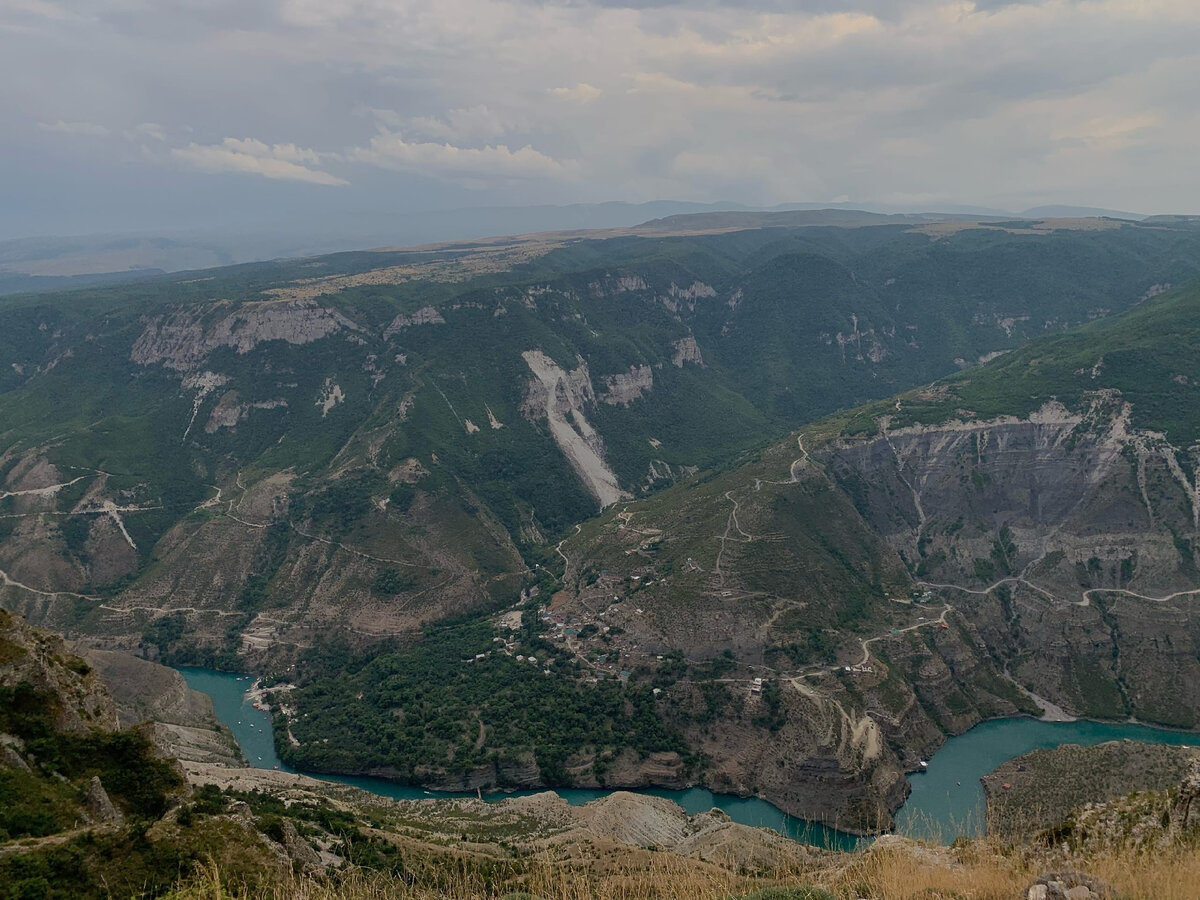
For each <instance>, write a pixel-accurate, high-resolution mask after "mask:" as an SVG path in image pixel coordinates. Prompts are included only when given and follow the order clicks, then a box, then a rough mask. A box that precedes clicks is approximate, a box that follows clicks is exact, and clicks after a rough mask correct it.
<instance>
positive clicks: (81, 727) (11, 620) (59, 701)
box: [0, 610, 119, 734]
mask: <svg viewBox="0 0 1200 900" xmlns="http://www.w3.org/2000/svg"><path fill="white" fill-rule="evenodd" d="M19 684H28V685H30V686H32V687H33V688H34V689H35V690H37V691H41V692H44V693H46V694H48V695H50V697H52V698H53V709H52V710H51V712H52V713H53V717H54V725H55V728H57V729H58V730H59V731H62V732H65V733H67V734H87V733H88V732H89V731H92V730H94V729H98V730H101V731H115V730H116V729H117V728H118V727H119V722H118V720H117V708H116V705H115V704H114V703H113V701H112V698H111V697H110V696H109V695H108V692H107V691H106V690H105V688H104V683H103V682H102V681H101V679H100V677H99V676H98V675H97V673H96V672H95V671H93V670H92V669H91V667H90V666H88V665H87V664H86V663H85V662H84V661H83V660H81V659H80V658H79V657H77V656H75V655H74V654H73V653H72V652H71V651H70V650H69V649H68V648H67V645H66V643H65V642H64V641H63V639H62V638H61V637H59V636H58V635H54V634H50V633H49V632H46V631H41V630H38V629H35V628H30V627H29V626H28V625H26V624H25V623H24V622H23V621H21V619H20V618H18V617H17V616H15V615H13V614H12V613H9V612H5V611H3V610H0V687H9V688H13V687H16V686H17V685H19Z"/></svg>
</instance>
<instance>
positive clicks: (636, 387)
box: [598, 366, 654, 406]
mask: <svg viewBox="0 0 1200 900" xmlns="http://www.w3.org/2000/svg"><path fill="white" fill-rule="evenodd" d="M653 387H654V370H653V369H652V368H650V367H649V366H630V367H629V371H628V372H622V373H620V374H617V375H606V376H605V377H604V392H603V393H601V394H600V396H599V398H598V399H599V400H600V402H601V403H607V404H608V405H609V406H628V405H629V404H630V403H632V402H633V401H634V400H637V399H639V398H641V396H642V395H643V394H646V393H648V392H649V391H650V389H651V388H653Z"/></svg>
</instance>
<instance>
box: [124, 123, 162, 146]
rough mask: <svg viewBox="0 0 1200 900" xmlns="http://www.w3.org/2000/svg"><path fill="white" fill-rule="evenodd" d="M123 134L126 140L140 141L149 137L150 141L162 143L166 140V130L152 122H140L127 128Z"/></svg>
mask: <svg viewBox="0 0 1200 900" xmlns="http://www.w3.org/2000/svg"><path fill="white" fill-rule="evenodd" d="M124 135H125V140H127V141H140V140H143V139H145V138H149V139H150V140H152V141H159V142H160V143H163V142H165V141H166V140H167V133H166V131H165V130H164V129H163V127H162V126H161V125H157V124H155V123H154V122H142V123H140V124H138V125H135V126H134V127H133V128H127V129H125V132H124Z"/></svg>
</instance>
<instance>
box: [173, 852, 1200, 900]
mask: <svg viewBox="0 0 1200 900" xmlns="http://www.w3.org/2000/svg"><path fill="white" fill-rule="evenodd" d="M1068 868H1069V869H1076V870H1082V871H1086V872H1088V873H1090V874H1091V875H1093V876H1095V877H1097V878H1100V879H1103V880H1104V881H1107V882H1108V883H1109V884H1111V885H1112V886H1113V887H1114V888H1116V890H1117V891H1118V896H1119V897H1121V898H1124V900H1195V898H1196V897H1197V891H1198V890H1200V888H1198V886H1200V850H1197V849H1196V848H1194V847H1182V846H1180V847H1175V848H1171V849H1165V850H1156V851H1150V852H1147V851H1138V852H1132V851H1128V852H1126V851H1121V852H1115V853H1111V854H1105V855H1095V856H1086V857H1078V856H1068V855H1066V854H1061V855H1060V854H1058V853H1056V852H1055V851H1044V850H1043V851H1031V850H1028V849H1019V848H1012V847H1005V846H1000V845H998V844H994V843H992V842H987V841H976V842H971V843H964V844H962V845H961V846H958V847H956V848H953V849H948V848H931V847H930V848H926V847H922V846H919V845H908V846H901V847H895V848H889V849H884V850H878V851H872V852H868V853H863V854H857V855H853V856H840V855H839V856H835V857H831V858H830V860H829V865H828V866H824V867H822V868H821V869H813V870H810V871H806V872H791V873H787V872H779V873H775V875H774V877H771V878H754V879H751V878H748V877H741V876H738V875H735V874H732V873H729V872H726V871H715V870H714V871H704V870H703V869H702V868H698V866H697V865H696V861H694V860H691V861H688V860H678V859H675V860H669V859H668V860H663V861H662V862H661V863H656V864H652V865H649V866H646V867H644V868H638V869H636V870H635V869H626V870H612V871H608V872H605V873H597V872H594V871H590V870H588V869H586V868H583V867H578V868H573V867H564V866H563V865H562V864H561V863H554V862H551V861H549V860H547V861H546V862H545V863H539V864H536V865H534V866H532V867H530V868H529V869H527V870H526V872H525V873H524V874H523V875H522V877H521V878H520V883H513V882H510V881H507V880H505V879H501V882H503V883H485V880H484V879H482V878H481V877H480V876H479V874H478V873H477V872H471V871H469V870H466V869H461V870H457V871H456V870H455V869H453V868H450V869H446V870H443V871H442V872H440V873H439V875H438V877H437V878H436V879H434V882H435V883H433V882H430V880H429V876H430V873H429V872H424V873H417V872H413V873H407V872H406V873H404V874H403V875H395V876H388V875H382V874H380V873H376V872H363V871H352V872H347V873H343V874H340V875H338V876H334V877H333V878H308V877H303V876H289V877H287V878H286V879H284V880H282V881H280V882H278V883H276V884H272V885H267V886H258V887H246V886H244V885H239V884H228V883H225V882H224V881H223V880H222V878H221V873H220V872H219V871H218V870H217V869H216V868H215V867H213V866H209V867H207V868H205V869H204V870H203V871H202V872H201V873H200V875H199V876H198V877H196V878H195V879H193V880H192V881H191V882H190V883H188V884H187V885H185V886H183V887H181V888H180V889H179V890H177V891H176V892H175V893H173V894H171V895H170V900H435V898H437V900H501V898H508V900H518V898H519V900H534V898H537V900H743V898H744V900H856V898H870V900H1011V898H1017V897H1021V896H1023V893H1024V891H1025V889H1026V888H1027V887H1028V886H1029V884H1030V883H1031V882H1032V881H1033V880H1034V879H1035V878H1036V877H1037V876H1038V875H1039V874H1041V873H1043V872H1046V871H1050V870H1061V869H1068Z"/></svg>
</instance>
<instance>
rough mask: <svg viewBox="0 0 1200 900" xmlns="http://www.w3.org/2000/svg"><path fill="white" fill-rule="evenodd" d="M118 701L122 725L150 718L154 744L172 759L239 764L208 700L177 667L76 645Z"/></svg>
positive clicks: (233, 744) (238, 755)
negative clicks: (188, 683)
mask: <svg viewBox="0 0 1200 900" xmlns="http://www.w3.org/2000/svg"><path fill="white" fill-rule="evenodd" d="M77 652H79V653H80V655H81V656H82V657H83V658H84V659H85V660H86V661H87V663H88V665H90V666H91V667H92V668H93V669H94V670H95V671H96V673H97V674H98V675H99V676H100V678H101V680H102V681H103V682H104V685H105V687H107V689H108V692H109V694H110V695H111V696H112V698H113V701H114V702H115V704H116V707H117V718H118V723H119V725H120V727H122V728H128V727H130V726H132V725H142V724H147V723H149V724H150V725H151V727H152V729H153V732H152V733H153V738H154V743H155V745H156V746H157V747H158V748H159V750H160V752H162V753H163V754H164V755H165V756H170V757H173V758H176V759H187V760H197V761H201V762H215V763H224V764H225V765H237V764H238V763H240V762H241V758H242V754H241V751H240V750H239V749H238V746H237V742H236V741H235V740H234V738H233V735H232V734H231V733H230V731H229V729H228V728H226V727H225V726H224V725H222V724H221V722H220V720H218V719H217V717H216V714H215V713H214V712H213V705H212V700H210V699H209V698H208V696H207V695H205V694H201V693H200V692H198V691H193V690H192V689H191V688H189V687H188V686H187V682H185V681H184V680H183V676H182V675H180V674H179V672H177V671H176V670H175V669H172V668H169V667H167V666H161V665H159V664H157V663H153V662H150V661H149V660H145V659H140V658H138V657H136V656H131V655H129V654H128V653H119V652H115V651H109V650H96V649H89V648H82V647H79V648H77Z"/></svg>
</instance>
